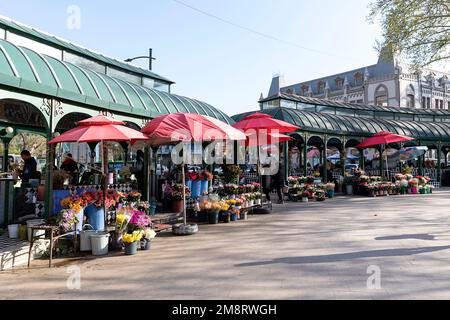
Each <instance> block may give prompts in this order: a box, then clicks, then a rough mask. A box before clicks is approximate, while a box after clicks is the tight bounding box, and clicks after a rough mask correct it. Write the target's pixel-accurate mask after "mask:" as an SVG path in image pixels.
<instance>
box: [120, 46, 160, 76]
mask: <svg viewBox="0 0 450 320" xmlns="http://www.w3.org/2000/svg"><path fill="white" fill-rule="evenodd" d="M137 59H148V69H149V70H150V71H152V64H153V60H156V58H154V57H153V49H148V56H139V57H134V58H130V59H126V60H125V62H132V61H134V60H137Z"/></svg>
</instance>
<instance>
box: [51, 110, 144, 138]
mask: <svg viewBox="0 0 450 320" xmlns="http://www.w3.org/2000/svg"><path fill="white" fill-rule="evenodd" d="M124 125H125V122H123V121H118V120H115V119H112V118H109V117H106V116H103V115H99V116H95V117H92V118H89V119H86V120H82V121H79V122H77V127H75V128H73V129H71V130H69V131H67V132H65V133H63V134H61V135H60V136H58V137H56V138H54V139H53V140H51V141H50V142H49V144H56V143H61V142H78V143H83V142H102V141H117V142H122V141H135V140H146V139H148V137H147V136H146V135H144V134H142V133H141V132H139V131H136V130H134V129H131V128H128V127H125V126H124Z"/></svg>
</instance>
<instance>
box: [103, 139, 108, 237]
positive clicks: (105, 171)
mask: <svg viewBox="0 0 450 320" xmlns="http://www.w3.org/2000/svg"><path fill="white" fill-rule="evenodd" d="M102 155H103V176H104V179H105V180H104V183H103V210H104V212H103V216H104V221H105V231H108V226H107V212H106V209H107V208H106V190H107V189H108V149H107V147H106V144H105V142H104V141H102Z"/></svg>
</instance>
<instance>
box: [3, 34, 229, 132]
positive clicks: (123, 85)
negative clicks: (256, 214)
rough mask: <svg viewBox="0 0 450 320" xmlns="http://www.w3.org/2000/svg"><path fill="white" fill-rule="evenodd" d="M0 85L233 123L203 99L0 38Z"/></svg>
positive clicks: (115, 107)
mask: <svg viewBox="0 0 450 320" xmlns="http://www.w3.org/2000/svg"><path fill="white" fill-rule="evenodd" d="M0 84H3V85H7V86H11V87H15V88H18V89H23V90H29V91H33V92H36V93H39V94H46V95H50V96H55V97H59V98H61V99H66V100H70V101H74V102H78V103H83V104H88V105H92V106H97V107H101V108H105V109H108V110H111V111H115V112H123V113H128V114H132V115H137V116H143V117H148V118H154V117H156V116H158V115H161V114H167V113H176V112H189V113H197V114H201V115H207V116H211V117H214V118H217V119H219V120H221V121H224V122H225V123H228V124H231V123H233V122H234V121H233V120H232V119H231V118H230V117H228V116H227V115H226V114H225V113H223V112H222V111H220V110H218V109H216V108H214V107H212V106H211V105H209V104H207V103H205V102H201V101H198V100H194V99H190V98H186V97H183V96H178V95H174V94H169V93H166V92H162V91H158V90H154V89H150V88H146V87H143V86H140V85H136V84H133V83H130V82H126V81H123V80H121V79H117V78H113V77H110V76H108V75H105V74H101V73H98V72H95V71H93V70H89V69H85V68H81V67H78V66H76V65H74V64H71V63H68V62H65V61H61V60H58V59H55V58H53V57H50V56H46V55H42V54H39V53H37V52H35V51H33V50H30V49H28V48H25V47H17V46H15V45H14V44H12V43H10V42H8V41H5V40H1V39H0Z"/></svg>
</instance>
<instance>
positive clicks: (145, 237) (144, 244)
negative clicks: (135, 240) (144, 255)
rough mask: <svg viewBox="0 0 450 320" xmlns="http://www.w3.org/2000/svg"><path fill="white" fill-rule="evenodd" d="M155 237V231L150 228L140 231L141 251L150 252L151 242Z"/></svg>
mask: <svg viewBox="0 0 450 320" xmlns="http://www.w3.org/2000/svg"><path fill="white" fill-rule="evenodd" d="M155 237H156V232H155V230H153V229H151V228H145V229H144V230H143V231H142V239H141V250H150V249H151V243H152V240H153V239H154V238H155Z"/></svg>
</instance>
